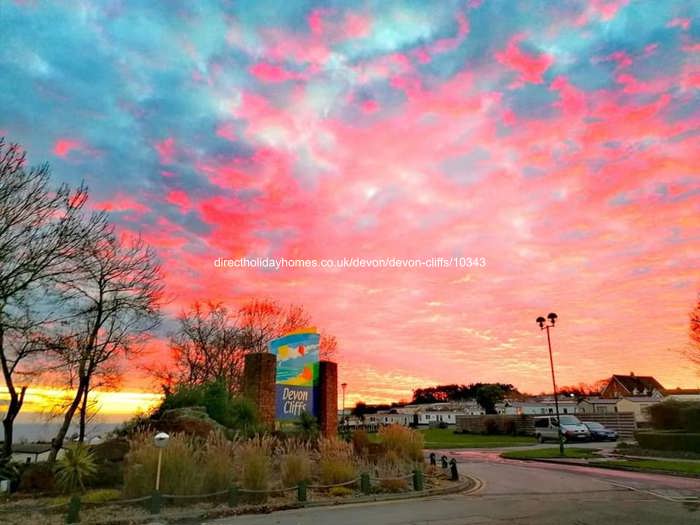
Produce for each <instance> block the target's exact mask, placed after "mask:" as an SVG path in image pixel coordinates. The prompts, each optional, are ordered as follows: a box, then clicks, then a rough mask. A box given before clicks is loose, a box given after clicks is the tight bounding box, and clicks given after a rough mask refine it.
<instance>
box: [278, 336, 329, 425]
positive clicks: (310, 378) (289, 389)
mask: <svg viewBox="0 0 700 525" xmlns="http://www.w3.org/2000/svg"><path fill="white" fill-rule="evenodd" d="M320 339H321V336H320V335H319V334H318V333H317V332H316V330H314V329H312V328H308V329H305V330H299V331H297V332H292V333H290V334H287V335H285V336H283V337H280V338H279V339H274V340H272V341H270V342H269V343H268V348H269V350H270V353H272V354H275V355H276V356H277V378H276V391H277V396H276V399H277V402H276V416H277V419H278V420H281V421H285V420H286V421H289V420H294V419H298V418H299V416H300V415H301V414H302V412H307V413H309V414H311V415H313V416H318V414H316V406H315V404H314V397H315V395H314V392H315V389H316V387H317V386H318V361H319V342H320Z"/></svg>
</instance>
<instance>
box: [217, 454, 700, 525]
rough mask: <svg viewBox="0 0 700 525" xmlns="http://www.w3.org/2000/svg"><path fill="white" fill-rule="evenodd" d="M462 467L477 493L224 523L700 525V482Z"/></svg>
mask: <svg viewBox="0 0 700 525" xmlns="http://www.w3.org/2000/svg"><path fill="white" fill-rule="evenodd" d="M448 455H449V456H450V457H456V458H457V460H458V462H459V468H460V471H461V472H464V473H469V474H470V475H473V476H474V477H476V478H479V479H480V480H481V481H482V482H483V487H482V488H481V489H480V490H479V491H478V492H477V493H475V494H471V495H462V494H457V495H451V496H440V497H435V498H426V499H419V500H405V501H398V502H385V503H370V504H358V505H347V506H338V507H321V508H311V509H303V510H293V511H283V512H276V513H272V514H267V515H257V516H239V517H235V518H225V519H222V520H216V521H210V522H207V523H211V524H214V523H216V524H217V525H226V524H228V525H262V524H266V525H267V524H274V525H311V524H314V525H320V524H332V525H374V524H377V525H380V524H387V525H404V524H425V525H428V524H430V525H470V524H500V523H509V524H516V525H520V524H530V523H532V524H538V525H540V524H545V525H548V524H552V525H553V524H567V523H570V524H575V525H586V524H591V525H594V524H596V525H597V524H600V523H615V524H618V523H619V524H628V523H634V524H637V523H638V524H650V525H651V524H653V525H658V524H664V525H671V524H673V525H676V524H686V523H687V524H691V523H692V524H694V525H697V524H698V523H700V499H699V498H700V480H697V479H687V478H678V477H673V476H662V475H649V474H639V473H634V472H615V471H608V470H601V469H593V468H589V467H578V466H568V465H549V464H541V463H524V462H518V461H509V460H503V459H501V458H499V457H498V451H493V450H491V451H484V450H478V451H476V450H459V451H451V452H448Z"/></svg>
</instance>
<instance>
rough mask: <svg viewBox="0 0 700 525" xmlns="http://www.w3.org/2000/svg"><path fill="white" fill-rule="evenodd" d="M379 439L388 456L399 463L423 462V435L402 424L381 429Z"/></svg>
mask: <svg viewBox="0 0 700 525" xmlns="http://www.w3.org/2000/svg"><path fill="white" fill-rule="evenodd" d="M379 439H380V440H381V442H382V444H383V445H384V450H385V451H386V456H387V458H388V459H390V460H391V461H393V462H397V463H418V462H420V463H422V462H423V446H424V444H425V443H424V440H423V435H422V434H421V433H420V432H417V431H415V430H412V429H410V428H406V427H402V426H400V425H388V426H386V427H382V428H381V429H380V430H379Z"/></svg>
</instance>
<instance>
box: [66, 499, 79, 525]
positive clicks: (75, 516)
mask: <svg viewBox="0 0 700 525" xmlns="http://www.w3.org/2000/svg"><path fill="white" fill-rule="evenodd" d="M66 523H80V496H77V495H73V496H72V497H71V499H70V502H69V503H68V514H67V515H66Z"/></svg>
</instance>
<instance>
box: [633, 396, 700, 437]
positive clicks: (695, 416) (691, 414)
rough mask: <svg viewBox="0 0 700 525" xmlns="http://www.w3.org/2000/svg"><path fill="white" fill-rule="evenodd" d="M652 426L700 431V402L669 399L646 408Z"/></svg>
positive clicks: (661, 428)
mask: <svg viewBox="0 0 700 525" xmlns="http://www.w3.org/2000/svg"><path fill="white" fill-rule="evenodd" d="M646 411H647V413H648V414H649V420H650V422H651V426H652V427H653V428H655V429H657V430H686V431H688V432H700V402H697V401H676V400H675V399H668V400H666V401H664V402H662V403H657V404H655V405H652V406H650V407H648V408H646Z"/></svg>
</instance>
